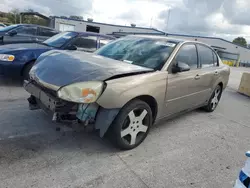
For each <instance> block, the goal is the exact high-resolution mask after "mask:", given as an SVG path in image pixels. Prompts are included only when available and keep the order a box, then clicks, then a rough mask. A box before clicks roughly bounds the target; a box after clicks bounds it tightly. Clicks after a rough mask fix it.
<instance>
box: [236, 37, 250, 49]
mask: <svg viewBox="0 0 250 188" xmlns="http://www.w3.org/2000/svg"><path fill="white" fill-rule="evenodd" d="M233 43H235V44H239V45H241V46H245V47H247V41H246V39H245V38H244V37H237V38H235V39H234V40H233Z"/></svg>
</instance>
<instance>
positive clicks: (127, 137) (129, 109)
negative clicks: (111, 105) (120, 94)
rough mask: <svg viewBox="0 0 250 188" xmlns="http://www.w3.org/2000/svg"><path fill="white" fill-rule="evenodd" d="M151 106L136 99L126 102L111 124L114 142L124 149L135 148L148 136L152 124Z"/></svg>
mask: <svg viewBox="0 0 250 188" xmlns="http://www.w3.org/2000/svg"><path fill="white" fill-rule="evenodd" d="M152 120H153V116H152V111H151V108H150V107H149V105H148V104H147V103H145V102H144V101H141V100H138V99H135V100H132V101H131V102H129V103H128V104H126V105H125V106H124V107H123V108H122V109H121V110H120V112H119V114H118V115H117V117H116V118H115V120H114V122H113V123H112V125H111V127H110V128H111V130H110V131H111V132H110V134H109V136H110V138H111V141H112V142H113V144H114V145H115V146H116V147H118V148H119V149H122V150H128V149H133V148H135V147H137V146H138V145H140V144H141V143H142V142H143V140H144V139H145V138H146V137H147V135H148V133H149V130H150V127H151V125H152V122H153V121H152Z"/></svg>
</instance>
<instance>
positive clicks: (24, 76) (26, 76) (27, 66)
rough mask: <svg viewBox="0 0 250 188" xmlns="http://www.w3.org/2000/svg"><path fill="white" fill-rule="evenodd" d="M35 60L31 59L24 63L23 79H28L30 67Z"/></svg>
mask: <svg viewBox="0 0 250 188" xmlns="http://www.w3.org/2000/svg"><path fill="white" fill-rule="evenodd" d="M34 63H35V61H32V62H30V63H28V64H27V65H25V67H24V69H23V80H29V79H30V76H29V72H30V69H31V68H32V67H33V65H34Z"/></svg>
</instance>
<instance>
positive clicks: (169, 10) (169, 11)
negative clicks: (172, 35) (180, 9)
mask: <svg viewBox="0 0 250 188" xmlns="http://www.w3.org/2000/svg"><path fill="white" fill-rule="evenodd" d="M170 13H171V9H168V18H167V26H166V31H168V24H169V18H170Z"/></svg>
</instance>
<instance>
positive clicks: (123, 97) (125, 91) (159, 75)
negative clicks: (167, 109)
mask: <svg viewBox="0 0 250 188" xmlns="http://www.w3.org/2000/svg"><path fill="white" fill-rule="evenodd" d="M167 75H168V73H167V72H165V71H157V72H153V73H146V74H140V75H135V76H129V77H124V78H119V79H115V80H109V81H107V82H106V83H107V87H106V89H105V91H104V92H103V94H102V95H101V96H100V98H99V99H98V100H97V103H98V104H99V105H100V106H102V107H103V108H107V109H116V108H122V107H123V106H124V105H125V104H126V103H128V102H129V101H130V100H132V99H134V98H136V97H139V96H142V95H148V96H151V97H153V98H154V99H155V100H156V102H157V104H159V105H158V112H161V111H162V110H161V109H162V107H163V104H164V100H165V95H166V87H167Z"/></svg>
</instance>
